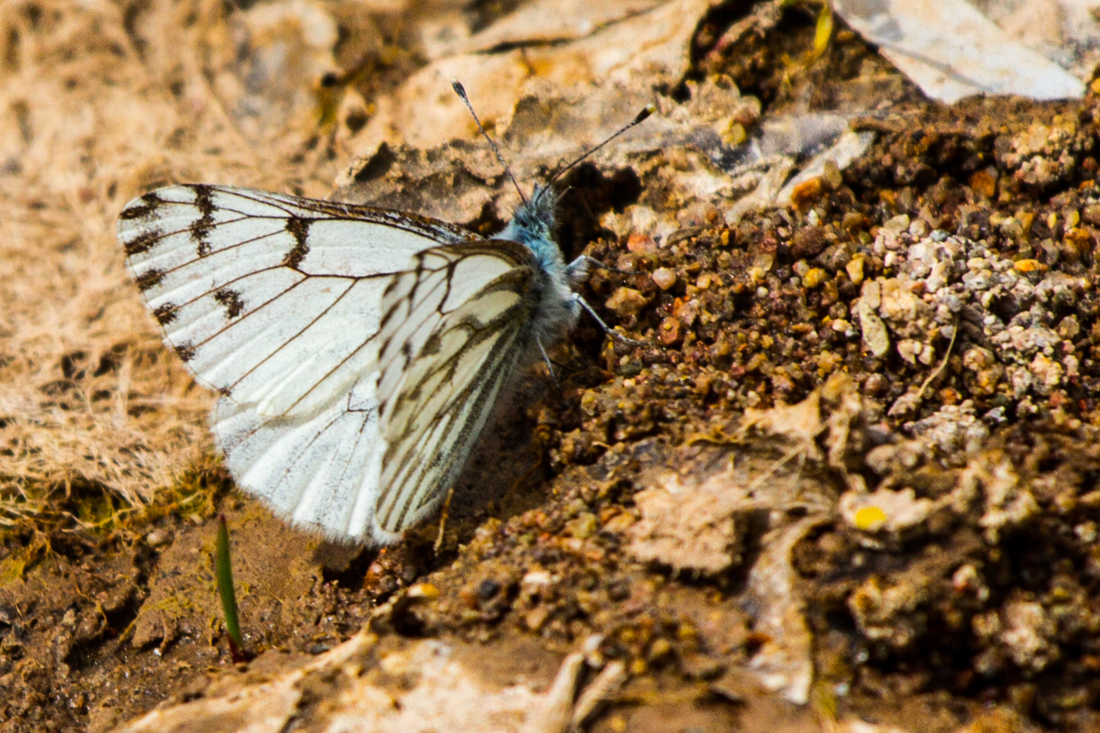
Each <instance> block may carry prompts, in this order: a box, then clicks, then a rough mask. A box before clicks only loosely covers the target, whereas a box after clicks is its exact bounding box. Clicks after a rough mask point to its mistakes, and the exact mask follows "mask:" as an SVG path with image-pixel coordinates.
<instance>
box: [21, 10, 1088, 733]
mask: <svg viewBox="0 0 1100 733" xmlns="http://www.w3.org/2000/svg"><path fill="white" fill-rule="evenodd" d="M689 11H690V12H689ZM580 12H581V11H580V10H578V9H576V8H573V6H570V7H569V8H564V7H558V6H556V5H554V4H551V3H529V4H518V3H504V4H470V5H468V6H467V5H464V4H462V3H457V2H454V3H451V2H442V1H441V2H438V3H433V4H432V5H431V12H423V11H422V9H418V8H413V7H412V6H411V5H410V6H408V7H406V6H405V4H403V3H400V2H392V3H387V2H381V1H379V2H372V3H353V2H332V3H325V4H311V3H307V2H302V1H292V0H285V1H284V0H280V1H278V2H274V1H273V2H269V3H256V4H251V5H247V6H246V7H235V8H230V7H228V6H226V5H224V4H222V3H221V2H209V1H206V0H182V1H180V2H169V0H149V2H134V3H117V4H110V3H106V2H79V3H78V2H63V1H60V0H47V1H45V2H42V1H34V2H31V1H29V0H28V1H26V2H23V1H18V2H8V3H4V4H3V5H0V39H2V46H3V53H2V54H0V192H2V194H0V195H2V197H3V201H4V213H3V216H2V217H0V277H2V280H3V287H0V298H2V305H0V540H2V545H0V690H2V693H0V698H2V699H0V731H4V732H5V733H6V732H7V731H43V730H74V731H75V730H88V731H107V730H112V729H115V728H117V727H119V726H123V725H124V724H126V723H127V721H134V720H135V719H138V720H137V721H136V722H133V723H131V724H130V725H129V727H127V728H125V729H127V730H134V731H138V730H153V729H154V728H155V729H157V730H158V731H165V730H195V729H203V730H241V729H243V728H242V727H241V726H242V725H243V724H244V723H245V721H251V722H252V723H254V724H256V725H261V722H259V721H260V719H259V718H258V717H257V715H258V714H257V712H256V711H257V710H263V711H264V717H263V718H262V725H263V726H267V727H262V729H263V730H268V729H270V730H286V729H288V727H287V726H296V727H295V728H294V729H300V730H396V729H400V730H428V729H432V730H437V731H444V730H475V729H484V730H521V729H522V730H540V731H551V730H565V729H566V726H567V725H568V724H569V722H570V718H571V717H572V719H573V722H574V723H575V724H576V725H578V726H581V727H584V728H585V729H587V730H591V731H624V730H632V731H671V730H685V731H686V730H716V731H717V730H746V731H757V730H770V731H779V730H790V731H802V730H806V731H812V730H830V731H832V730H851V731H889V730H902V731H961V730H965V731H975V732H976V731H1017V730H1019V731H1030V730H1067V731H1068V730H1093V729H1098V728H1100V714H1098V712H1097V709H1098V706H1100V698H1098V696H1100V685H1098V684H1097V675H1096V673H1097V669H1098V668H1100V642H1098V639H1097V633H1098V631H1100V614H1098V604H1100V555H1098V551H1097V542H1096V540H1097V522H1100V492H1098V486H1097V482H1098V480H1100V449H1098V448H1097V440H1096V438H1097V430H1096V427H1095V426H1096V425H1097V424H1100V412H1098V404H1097V398H1096V386H1097V384H1098V383H1100V382H1098V380H1100V362H1098V361H1097V356H1098V354H1097V352H1096V348H1097V347H1096V345H1095V344H1096V343H1097V341H1098V340H1100V326H1098V325H1097V323H1098V320H1097V319H1098V317H1100V301H1098V300H1097V296H1096V282H1097V277H1098V272H1097V268H1096V261H1095V255H1094V252H1095V248H1096V246H1097V241H1098V240H1097V238H1098V236H1100V197H1098V196H1097V194H1096V191H1095V186H1094V177H1095V174H1096V170H1097V167H1098V164H1097V158H1096V142H1097V124H1096V119H1095V112H1094V110H1095V105H1094V100H1093V98H1092V97H1090V98H1088V99H1086V100H1085V101H1081V102H1068V103H1047V104H1036V103H1030V102H1027V101H1025V100H1018V99H988V100H987V99H969V100H963V101H962V102H960V103H958V104H956V105H954V106H951V107H943V106H938V105H934V104H931V103H927V102H924V101H922V100H921V97H920V94H919V92H918V91H917V90H916V88H915V87H914V86H912V85H911V84H910V83H909V82H908V81H906V80H905V79H904V78H903V77H901V76H900V75H899V74H898V73H897V72H896V71H895V70H893V69H892V68H891V67H890V66H889V64H887V63H886V62H884V61H883V60H882V59H881V58H879V57H878V56H877V55H876V54H875V52H874V49H872V48H869V47H868V46H866V45H865V44H864V43H862V42H861V41H860V40H859V38H858V37H856V36H855V35H854V34H852V33H850V32H848V31H845V30H844V29H843V28H838V29H837V32H836V34H835V35H834V36H833V40H832V43H831V44H830V46H829V47H828V49H825V50H823V52H821V53H819V54H817V55H815V53H814V40H813V39H814V18H813V15H812V13H810V12H808V11H806V10H804V9H799V8H789V9H786V10H782V9H780V8H779V6H778V5H775V4H759V5H756V6H752V5H751V4H749V3H726V4H721V5H715V6H713V7H712V6H711V5H710V4H708V3H700V2H696V3H690V2H686V0H685V1H682V2H680V3H678V4H665V5H662V4H661V3H659V2H638V3H634V4H618V5H616V4H613V3H611V4H603V3H598V2H592V3H588V4H585V8H584V12H585V13H587V14H588V15H586V16H585V17H586V18H588V19H589V20H591V22H590V23H589V24H588V25H585V26H584V27H583V28H580V26H574V25H569V24H566V23H561V22H559V21H560V19H561V18H563V17H566V18H568V17H573V16H574V15H576V14H577V13H580ZM660 12H666V13H668V16H667V18H666V20H665V21H662V22H661V23H654V22H646V23H643V24H641V25H636V26H634V25H631V23H641V21H638V20H637V19H638V18H642V19H645V18H647V17H649V16H646V14H647V13H660ZM524 13H528V15H524ZM571 14H572V15H571ZM662 17H664V16H662ZM673 18H675V19H677V22H673V21H672V20H671V19H673ZM654 28H658V29H659V30H660V32H657V31H653V29H654ZM647 33H648V34H649V35H645V34H647ZM601 34H605V35H601ZM616 34H617V35H616ZM608 49H611V50H613V51H622V52H621V53H618V52H616V53H608V52H607V51H608ZM819 51H821V49H819ZM454 74H461V75H462V77H463V80H464V81H465V82H466V85H467V87H468V88H469V89H470V90H471V95H472V96H473V97H474V99H475V102H478V100H479V97H480V102H479V108H481V109H482V110H483V116H484V117H485V119H486V121H487V123H488V124H487V126H488V128H489V130H490V132H492V133H493V134H494V135H500V136H501V137H502V141H503V146H504V148H505V152H506V153H508V155H509V157H510V158H511V159H512V161H513V165H514V167H515V169H516V172H517V176H518V178H519V179H520V180H521V182H522V183H523V185H525V186H529V185H530V184H531V182H533V181H537V180H540V177H544V176H545V175H546V174H547V173H548V172H549V171H550V170H551V169H552V168H553V167H554V165H555V164H556V163H557V162H558V161H559V160H565V159H568V158H569V157H570V156H571V155H574V154H575V153H576V152H577V151H579V150H581V149H583V148H584V147H585V146H586V145H590V144H591V143H592V142H595V140H594V139H592V138H593V137H596V138H597V139H598V134H597V133H599V131H600V130H604V129H613V128H614V126H615V125H617V124H621V123H622V122H624V121H626V120H627V119H629V118H630V116H631V115H632V114H633V112H634V111H636V110H637V109H638V108H639V103H644V102H645V101H647V100H656V102H657V106H658V110H659V114H658V115H657V116H656V118H655V120H653V121H647V123H646V124H647V125H651V126H650V127H649V128H640V129H639V131H638V133H637V134H635V135H633V136H628V137H625V138H624V139H623V141H622V144H621V145H620V146H618V147H617V148H616V147H615V146H613V149H612V150H610V151H609V152H608V153H607V154H606V156H605V157H598V158H596V159H594V161H593V162H592V164H590V165H585V166H581V167H579V168H578V169H577V170H575V171H574V172H572V173H571V174H570V175H569V176H568V177H567V178H566V179H565V180H564V181H563V184H564V185H566V186H569V187H572V188H573V189H575V190H576V191H578V192H579V194H578V195H577V196H574V197H571V198H567V199H566V201H565V202H564V205H563V211H562V215H561V216H562V220H563V221H564V222H565V226H563V227H562V231H561V232H560V234H559V239H560V241H561V244H562V246H563V249H564V250H565V251H566V254H567V255H575V254H580V253H581V252H584V253H585V254H588V255H590V256H593V257H596V258H598V259H600V260H602V261H604V262H607V263H609V264H611V265H613V269H610V270H603V271H597V272H596V273H594V274H593V276H592V277H591V278H590V279H589V281H588V283H586V285H585V286H584V290H583V293H584V295H585V297H586V298H587V299H588V300H589V302H591V303H593V304H595V307H596V308H597V310H598V312H599V313H600V314H601V315H602V317H604V318H605V319H606V320H608V321H609V322H610V323H611V324H612V325H613V326H615V327H616V328H618V329H619V330H620V331H622V332H623V333H624V334H626V335H629V336H630V337H631V338H633V339H636V340H638V341H640V342H641V345H637V344H632V343H629V342H626V341H622V340H612V339H610V338H608V337H607V336H606V334H604V333H603V332H602V331H601V330H600V329H599V328H598V326H596V325H595V323H594V322H592V321H590V320H583V321H582V323H581V325H580V326H579V327H578V328H577V329H576V331H575V332H574V333H573V334H572V335H571V337H570V339H569V340H568V342H567V343H565V344H563V345H561V346H560V347H559V348H558V349H557V350H556V351H555V352H554V353H553V355H552V356H553V360H554V362H555V364H556V367H555V370H556V371H557V374H558V381H559V384H558V385H555V383H554V382H553V381H552V380H551V379H550V378H549V376H548V375H547V373H546V370H545V368H544V367H539V368H538V369H536V370H535V372H534V373H533V374H532V376H531V378H530V379H529V380H527V381H525V382H524V384H523V385H522V386H521V388H520V391H519V392H518V393H517V394H516V395H515V396H513V398H512V399H511V400H509V404H508V405H507V406H505V408H504V409H502V410H500V414H499V415H498V417H497V418H496V422H495V424H494V427H493V429H492V430H490V431H489V434H488V435H486V437H485V439H484V440H483V441H482V445H480V446H479V448H478V450H477V452H476V453H475V456H474V458H473V460H472V461H471V464H470V467H469V468H468V470H467V472H466V474H465V475H464V476H463V478H462V480H461V481H460V482H459V484H458V486H457V487H456V492H455V497H454V501H453V503H452V505H451V508H450V511H449V514H448V518H447V522H446V524H445V526H444V528H443V530H442V542H441V543H440V544H439V545H438V547H437V546H436V540H437V537H438V536H439V535H440V532H441V529H440V525H439V523H438V522H437V521H431V522H428V523H426V524H425V525H423V526H422V527H420V528H417V529H416V530H414V531H412V532H410V533H409V535H408V536H407V537H406V539H405V540H404V541H402V542H401V543H399V544H398V545H395V546H394V547H391V548H388V549H386V550H383V551H380V550H377V549H363V548H358V547H352V546H343V545H339V544H332V543H327V542H324V541H322V540H320V539H318V538H316V537H311V536H308V535H305V534H302V533H298V532H295V531H294V530H291V529H289V528H287V527H286V526H284V525H283V524H282V523H281V522H280V521H279V520H277V519H275V518H274V517H272V516H271V515H270V513H269V512H268V511H267V510H266V509H264V508H263V507H262V506H261V505H260V504H259V503H257V502H256V501H255V500H253V499H251V498H248V497H246V496H244V495H242V494H240V493H238V492H237V491H236V490H235V489H234V488H233V486H232V481H231V479H230V478H229V477H228V475H227V474H226V472H225V470H224V469H223V468H222V467H221V466H220V462H219V459H218V458H217V454H216V450H215V448H214V445H213V441H212V439H211V438H210V436H209V433H208V431H207V428H206V425H205V416H206V413H207V411H208V410H209V407H210V405H211V404H212V402H213V398H212V396H211V395H210V394H208V393H207V392H206V391H204V390H203V389H202V388H200V387H198V386H197V385H196V384H195V383H194V382H193V380H192V379H191V377H190V375H189V374H188V373H187V371H186V369H185V368H184V366H183V365H182V363H181V361H180V360H179V359H178V357H177V356H176V355H175V354H174V353H173V352H171V351H170V350H169V349H167V348H166V347H165V346H163V345H162V343H161V341H160V337H159V334H158V331H157V327H156V324H155V322H154V320H153V319H152V318H150V317H149V316H148V314H147V313H146V312H145V310H144V307H143V305H142V303H141V300H140V297H139V294H138V291H137V289H136V287H135V286H134V285H133V283H132V282H130V281H129V279H128V276H127V274H126V270H125V267H124V255H123V252H122V249H121V247H120V246H119V245H118V243H117V241H116V240H115V237H114V226H115V218H116V216H117V213H118V211H119V210H120V209H121V208H122V206H123V205H124V204H125V202H126V201H128V200H129V199H130V198H132V197H133V196H136V195H139V194H140V193H142V192H144V191H147V190H149V189H151V188H154V187H156V186H158V185H163V184H166V183H169V182H175V181H206V182H217V183H226V184H235V185H247V186H255V187H260V188H266V189H269V190H276V191H285V192H291V193H296V194H300V195H308V196H317V197H324V196H327V195H329V194H330V192H331V191H332V190H333V189H334V188H338V198H342V199H345V200H352V199H353V200H356V201H372V202H377V203H382V204H386V205H391V206H398V207H402V208H407V209H410V210H415V211H419V212H421V213H425V214H430V215H433V216H439V217H442V218H446V219H448V220H450V221H455V222H457V223H460V224H462V225H464V226H468V227H470V228H472V229H473V230H475V231H479V232H483V233H489V232H491V231H492V230H493V229H494V228H495V227H497V226H499V225H500V223H501V222H502V221H503V220H505V219H506V218H507V216H508V211H509V209H510V207H511V206H513V205H514V203H515V201H516V200H517V199H516V198H515V193H514V191H511V190H510V189H509V186H510V184H509V183H508V181H507V180H506V179H505V178H504V177H503V176H501V175H500V172H499V169H497V168H496V163H495V158H494V157H493V156H492V154H491V153H489V152H488V151H486V150H485V149H484V146H483V145H481V144H480V143H478V142H477V139H476V137H474V136H473V133H474V132H475V131H474V130H473V129H472V125H471V124H470V122H469V120H468V118H467V117H465V114H466V113H465V112H464V111H463V110H462V108H461V106H460V105H459V104H458V103H457V102H456V101H455V100H454V99H453V97H452V96H451V93H450V91H449V84H448V83H446V82H448V81H449V78H450V76H451V75H454ZM440 80H444V81H443V82H441V81H440ZM607 80H613V81H607ZM482 105H483V106H482ZM837 119H839V120H840V123H839V125H838V123H837V121H836V120H837ZM843 129H850V130H853V131H856V132H858V133H863V134H864V135H865V137H863V138H861V139H863V140H865V141H866V145H867V147H866V149H865V150H863V149H861V150H862V152H861V153H860V154H859V155H858V156H857V157H856V158H855V159H854V161H853V162H852V163H851V164H850V165H847V166H846V167H844V168H843V170H840V169H838V167H837V166H835V165H831V166H826V168H825V169H824V172H823V173H821V174H820V175H819V176H817V177H814V178H811V179H810V180H809V181H807V182H805V183H803V184H802V185H800V186H798V187H796V188H795V189H794V191H793V194H792V195H791V197H790V200H789V203H785V204H783V205H774V204H767V203H762V202H760V201H759V200H758V199H759V197H760V196H761V195H762V192H763V191H764V190H765V189H767V188H768V186H769V185H770V184H771V183H772V182H773V179H775V178H776V177H777V176H778V175H779V174H776V173H773V171H776V170H781V172H782V173H783V174H784V175H785V174H786V172H787V169H789V167H790V166H791V165H793V164H797V163H798V162H800V161H801V160H803V159H805V158H807V157H812V156H813V154H814V153H816V152H817V151H818V150H819V149H820V147H821V146H820V145H819V144H818V143H820V142H821V140H819V139H818V138H823V137H827V136H828V135H826V134H825V133H828V134H830V135H833V137H835V134H834V133H836V132H839V131H840V130H843ZM822 130H824V131H825V132H821V131H822ZM599 134H602V133H599ZM780 138H781V141H780V142H776V140H779V139H780ZM454 139H458V140H459V141H458V142H452V140H454ZM830 139H832V138H830ZM746 140H749V141H753V140H756V141H758V142H759V143H760V144H759V145H758V146H757V147H758V149H760V150H763V151H764V153H768V152H769V151H770V154H761V155H758V156H756V157H754V158H751V159H750V158H749V157H747V156H746V155H745V154H744V153H743V152H739V151H743V150H746V149H748V146H746V145H744V143H745V141H746ZM792 140H793V142H792ZM769 176H771V178H770V177H769ZM779 180H780V181H781V180H782V178H781V177H780V178H779ZM754 197H756V198H754ZM738 202H750V203H751V202H755V203H751V205H750V204H749V203H738ZM218 513H225V514H226V515H227V517H228V520H229V524H230V527H231V531H232V542H233V557H234V563H235V568H234V569H235V573H236V580H237V585H238V598H239V600H240V603H241V615H242V623H243V626H244V632H245V638H246V646H247V647H248V650H249V651H250V653H251V654H252V655H255V658H254V659H253V660H252V661H251V662H250V663H248V664H234V663H233V661H232V659H231V658H230V656H229V652H228V648H227V644H226V640H225V636H224V631H223V627H222V622H221V616H220V609H219V606H218V600H217V598H216V595H215V593H214V577H213V571H212V564H211V560H212V556H213V552H214V536H215V531H216V522H215V521H214V520H215V517H216V516H217V515H218ZM555 680H556V681H555ZM575 689H576V690H577V691H578V692H576V693H575V692H574V690H575ZM471 699H473V700H477V701H478V704H477V705H475V706H472V707H471V706H470V704H469V700H471ZM156 706H161V707H160V708H159V709H158V710H156V711H154V712H153V713H152V714H151V717H148V718H145V719H143V720H142V719H139V718H140V716H142V715H144V714H147V713H149V711H151V710H153V708H154V707H156ZM203 726H205V727H203ZM477 726H483V727H482V728H478V727H477Z"/></svg>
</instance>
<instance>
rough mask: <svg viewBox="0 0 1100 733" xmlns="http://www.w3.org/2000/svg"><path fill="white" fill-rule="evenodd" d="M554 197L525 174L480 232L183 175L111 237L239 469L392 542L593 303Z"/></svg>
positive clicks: (327, 523)
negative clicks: (565, 251)
mask: <svg viewBox="0 0 1100 733" xmlns="http://www.w3.org/2000/svg"><path fill="white" fill-rule="evenodd" d="M458 90H459V89H458V88H456V91H458ZM460 94H461V92H460ZM648 111H651V108H647V112H644V113H643V114H642V115H639V118H638V119H636V120H635V121H634V122H633V123H631V125H629V126H628V127H631V126H633V125H634V124H637V122H640V121H641V119H644V117H645V116H648ZM475 119H476V117H475ZM479 125H480V123H479ZM625 129H627V128H624V130H625ZM491 142H492V141H490V143H491ZM495 147H496V146H495V145H494V149H495ZM498 155H499V153H498ZM556 203H557V202H556V197H555V195H554V193H553V191H552V190H551V189H550V188H549V187H548V186H547V187H543V188H536V189H535V192H534V194H533V195H532V196H531V198H530V200H525V201H524V203H523V204H522V206H520V208H519V209H518V210H517V211H516V214H515V216H514V218H513V219H512V221H511V222H509V223H508V225H507V226H506V227H505V228H504V229H503V230H502V231H501V232H500V233H499V234H497V235H496V236H495V237H493V238H492V239H484V238H482V237H480V236H478V235H476V234H473V233H471V232H468V231H466V230H463V229H460V228H458V227H456V226H452V225H450V224H446V223H444V222H441V221H435V220H432V219H428V218H424V217H420V216H416V215H413V214H405V213H400V212H396V211H391V210H387V209H380V208H372V207H367V206H352V205H346V204H340V203H333V202H329V201H318V200H313V199H306V198H299V197H296V196H287V195H281V194H274V193H265V192H262V191H255V190H249V189H243V188H232V187H225V186H211V185H201V184H200V185H179V186H170V187H168V188H162V189H159V190H156V191H153V192H151V193H147V194H145V195H144V196H141V197H140V198H137V199H134V200H133V201H131V202H130V203H129V204H127V205H126V207H125V208H124V209H123V210H122V213H121V214H120V216H119V221H118V238H119V241H120V242H121V243H122V245H123V247H124V248H125V250H126V254H127V263H128V265H129V268H130V271H131V273H132V274H133V277H134V279H135V281H136V282H137V284H138V286H139V287H140V288H141V291H142V293H143V295H144V297H145V302H146V304H147V305H148V307H149V309H150V310H151V311H152V313H153V315H154V316H155V317H156V319H157V321H158V322H159V323H160V325H161V327H162V328H163V330H164V336H165V340H166V341H167V343H168V344H170V345H171V346H173V347H174V348H175V349H176V351H177V352H178V353H179V355H180V357H181V358H182V359H183V361H184V362H185V363H186V364H187V366H188V367H189V368H190V369H191V371H192V372H193V373H194V375H195V378H196V379H197V380H198V381H199V382H200V383H202V384H204V385H206V386H208V387H211V388H213V389H216V390H217V391H218V392H220V393H221V398H220V399H219V400H218V403H217V405H216V406H215V408H214V411H213V415H212V417H211V420H212V423H213V430H214V433H215V436H216V439H217V443H218V446H219V447H220V448H221V450H222V451H223V452H224V454H225V460H226V464H227V465H228V467H229V470H230V471H231V472H232V474H233V477H234V478H235V479H236V481H237V484H238V485H239V486H240V487H241V488H243V489H244V490H246V491H248V492H249V493H252V494H254V495H256V496H258V497H260V498H261V499H263V500H265V501H266V502H267V503H268V504H269V505H270V506H271V507H272V508H273V509H274V510H275V511H276V512H277V513H278V514H280V515H281V516H283V517H284V518H286V519H287V520H288V521H289V522H291V523H292V524H295V525H300V526H304V527H307V528H311V529H314V530H318V531H320V532H323V533H324V534H326V535H328V536H330V537H333V538H339V539H350V540H354V541H359V542H363V543H366V544H388V543H391V542H394V541H395V540H397V539H398V538H399V537H400V536H401V533H402V532H403V531H404V530H405V529H406V528H408V527H409V526H411V525H412V524H414V523H415V522H416V521H417V520H419V519H420V518H422V517H424V516H425V515H427V514H428V513H430V512H431V511H432V510H433V509H434V508H436V507H437V506H438V505H439V503H440V501H441V500H442V499H443V498H444V497H445V495H446V493H447V490H448V489H449V488H450V486H451V484H452V483H453V481H454V480H455V479H456V478H457V476H458V474H459V472H460V471H461V470H462V468H463V467H464V465H465V463H466V460H467V458H468V456H469V454H470V452H471V450H472V448H473V446H474V443H475V441H476V440H477V438H478V435H479V433H480V432H481V430H482V428H483V427H484V426H485V422H486V420H487V419H488V417H489V415H490V413H491V412H492V408H493V405H494V403H495V402H496V400H497V398H498V397H499V396H500V394H501V393H502V391H504V390H505V389H507V386H508V384H509V382H510V381H511V380H512V379H513V378H514V377H515V376H516V375H517V374H519V373H521V372H522V370H523V369H524V368H525V367H526V366H528V365H529V364H530V363H532V362H533V361H534V360H537V359H538V358H539V357H540V355H544V354H545V347H546V346H549V345H550V344H552V343H554V342H555V341H557V340H558V339H560V338H562V337H563V336H564V335H565V333H566V332H567V331H568V330H569V329H570V328H571V327H572V326H573V325H574V323H575V322H576V320H577V318H578V316H579V314H580V311H581V308H582V307H587V304H586V303H584V301H583V300H582V299H581V297H580V295H578V294H577V293H575V292H574V291H573V289H572V288H573V286H575V285H576V284H578V283H579V282H580V281H581V280H583V278H584V276H585V274H586V270H587V264H588V260H587V259H586V258H584V257H581V258H578V259H577V260H574V261H573V262H572V263H570V264H568V265H566V264H565V262H564V260H563V258H562V255H561V252H560V250H559V249H558V246H557V245H556V244H555V242H554V240H553V229H554V212H555V207H556Z"/></svg>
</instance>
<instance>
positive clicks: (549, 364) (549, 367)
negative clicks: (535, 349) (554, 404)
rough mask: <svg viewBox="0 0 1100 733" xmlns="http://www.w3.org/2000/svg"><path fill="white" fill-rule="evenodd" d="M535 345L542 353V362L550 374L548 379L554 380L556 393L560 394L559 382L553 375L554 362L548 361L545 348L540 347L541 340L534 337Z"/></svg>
mask: <svg viewBox="0 0 1100 733" xmlns="http://www.w3.org/2000/svg"><path fill="white" fill-rule="evenodd" d="M535 343H537V344H538V345H539V352H540V353H542V360H543V361H545V362H546V369H547V370H548V371H549V372H550V378H551V379H553V380H554V385H555V386H557V388H558V392H561V382H559V381H558V375H557V374H555V373H554V362H552V361H550V357H549V355H547V353H546V347H545V346H543V345H542V338H540V337H539V336H538V335H536V336H535Z"/></svg>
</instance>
